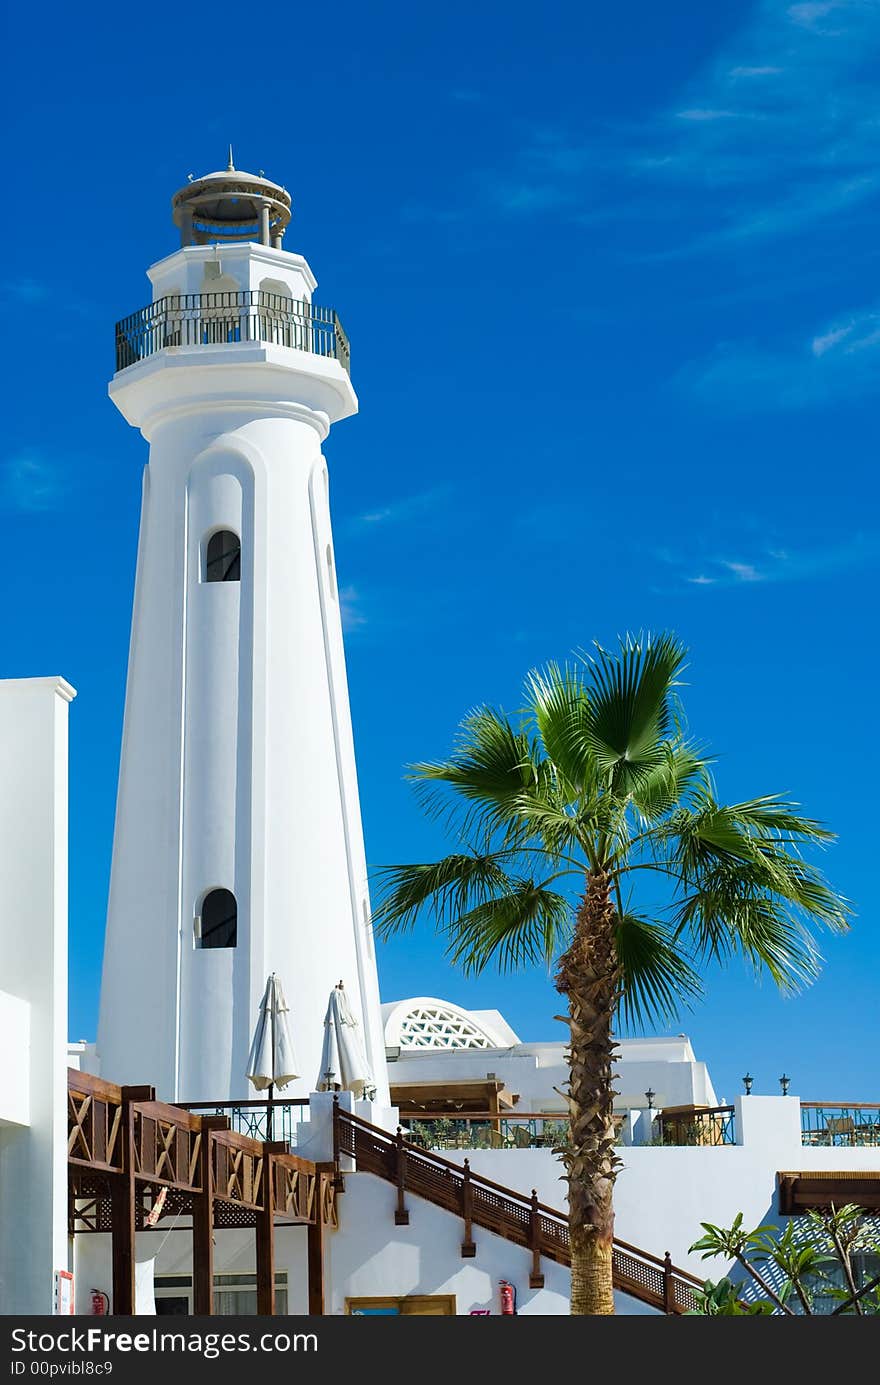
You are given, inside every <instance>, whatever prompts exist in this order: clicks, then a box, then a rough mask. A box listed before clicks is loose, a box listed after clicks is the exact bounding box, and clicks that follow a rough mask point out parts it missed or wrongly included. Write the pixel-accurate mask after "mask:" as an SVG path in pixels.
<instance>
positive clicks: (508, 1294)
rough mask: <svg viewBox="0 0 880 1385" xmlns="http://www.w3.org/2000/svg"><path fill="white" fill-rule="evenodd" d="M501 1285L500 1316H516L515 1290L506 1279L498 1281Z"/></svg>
mask: <svg viewBox="0 0 880 1385" xmlns="http://www.w3.org/2000/svg"><path fill="white" fill-rule="evenodd" d="M500 1285H501V1316H502V1317H503V1318H504V1317H511V1316H514V1315H515V1314H516V1289H515V1288H514V1287H513V1285H512V1284H509V1283H508V1281H507V1280H506V1279H502V1280H500Z"/></svg>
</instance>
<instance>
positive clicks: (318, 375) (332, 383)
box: [108, 342, 358, 441]
mask: <svg viewBox="0 0 880 1385" xmlns="http://www.w3.org/2000/svg"><path fill="white" fill-rule="evenodd" d="M108 392H109V394H110V398H111V399H112V400H113V402H114V404H115V405H116V407H117V408H118V409H119V411H120V413H121V414H122V415H123V417H124V418H125V419H126V421H127V422H128V423H130V424H132V425H133V426H134V427H136V428H139V429H140V431H141V432H142V434H143V435H144V437H145V438H147V440H148V441H149V439H150V438H151V437H152V435H153V433H154V431H155V430H156V428H158V427H159V426H160V425H162V424H164V423H166V422H167V421H169V420H170V419H172V418H182V417H186V416H187V415H189V414H200V415H202V416H208V415H212V414H223V415H226V416H228V415H230V414H239V415H242V414H248V415H250V416H251V417H261V418H295V419H297V420H298V421H300V422H307V423H309V424H310V425H311V426H312V427H313V428H314V429H315V431H316V432H317V433H318V434H319V436H320V438H321V440H322V441H323V440H324V438H326V436H327V434H328V432H329V430H330V426H331V424H333V423H338V422H339V421H340V420H341V419H343V418H348V417H350V416H351V415H352V414H355V413H357V408H358V401H357V395H356V394H355V392H354V389H353V387H352V384H351V380H350V378H349V376H348V373H347V371H346V370H345V369H344V368H343V367H342V366H341V365H340V364H339V362H338V361H334V360H331V359H328V358H326V357H323V356H315V355H313V354H311V353H307V352H302V351H293V350H290V349H289V348H287V347H283V346H273V345H271V344H268V343H253V342H251V343H242V344H240V345H236V346H231V345H226V344H224V345H222V346H217V347H205V346H200V347H194V348H192V349H187V348H180V347H178V348H168V349H166V350H164V351H160V352H158V353H157V354H156V355H154V356H151V357H149V358H148V359H146V360H143V361H138V362H136V363H135V364H134V365H131V366H128V367H126V369H125V370H121V371H118V372H117V374H116V375H114V377H113V379H112V380H111V381H110V385H109V391H108Z"/></svg>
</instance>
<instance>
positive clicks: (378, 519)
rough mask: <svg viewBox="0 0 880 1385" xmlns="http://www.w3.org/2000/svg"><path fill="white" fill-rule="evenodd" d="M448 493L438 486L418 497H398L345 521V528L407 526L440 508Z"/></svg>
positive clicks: (361, 529) (365, 528)
mask: <svg viewBox="0 0 880 1385" xmlns="http://www.w3.org/2000/svg"><path fill="white" fill-rule="evenodd" d="M447 495H448V492H447V491H446V490H445V489H444V488H443V487H440V486H438V487H437V488H436V489H434V490H429V491H422V492H420V493H419V494H417V495H404V496H398V497H396V498H395V499H392V500H386V501H384V502H383V503H381V504H378V505H376V507H375V508H374V509H371V510H365V511H363V513H362V514H359V515H353V516H351V517H350V518H349V519H347V520H343V525H344V527H345V528H346V529H347V530H349V531H351V530H360V531H361V532H363V531H365V530H370V529H376V528H379V527H381V526H385V525H393V524H405V523H407V522H408V521H409V520H411V519H415V518H417V517H419V516H421V517H424V515H425V514H426V513H428V512H430V511H431V510H434V509H437V508H439V507H440V506H441V505H442V504H443V502H444V501H445V500H446V498H447Z"/></svg>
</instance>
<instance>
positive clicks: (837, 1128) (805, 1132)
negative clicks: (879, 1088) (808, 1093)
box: [801, 1101, 880, 1149]
mask: <svg viewBox="0 0 880 1385" xmlns="http://www.w3.org/2000/svg"><path fill="white" fill-rule="evenodd" d="M801 1143H802V1144H805V1145H819V1146H826V1147H833V1148H837V1149H841V1148H842V1149H865V1148H876V1147H880V1102H870V1101H853V1102H849V1103H839V1102H834V1101H828V1102H826V1101H802V1102H801Z"/></svg>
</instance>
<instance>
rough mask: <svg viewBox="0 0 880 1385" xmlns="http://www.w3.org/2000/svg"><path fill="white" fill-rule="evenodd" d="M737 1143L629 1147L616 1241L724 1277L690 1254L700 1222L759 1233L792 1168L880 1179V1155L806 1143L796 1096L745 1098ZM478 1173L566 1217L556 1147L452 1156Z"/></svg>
mask: <svg viewBox="0 0 880 1385" xmlns="http://www.w3.org/2000/svg"><path fill="white" fill-rule="evenodd" d="M736 1129H737V1138H738V1139H739V1140H740V1141H742V1143H740V1144H736V1145H722V1146H718V1147H709V1146H700V1147H696V1148H677V1147H667V1146H650V1145H649V1146H642V1147H634V1148H626V1149H621V1150H620V1151H619V1152H620V1155H621V1157H622V1159H623V1168H622V1169H621V1170H620V1173H619V1174H618V1177H617V1183H616V1184H615V1189H614V1205H615V1234H616V1235H617V1236H618V1237H619V1238H620V1239H621V1240H623V1241H629V1242H630V1243H631V1244H633V1245H636V1246H639V1248H640V1249H642V1250H646V1251H649V1252H650V1253H651V1254H652V1255H663V1254H664V1252H665V1251H667V1250H668V1251H669V1253H670V1254H671V1256H672V1259H673V1261H674V1263H675V1264H676V1265H678V1266H679V1267H680V1268H681V1269H687V1270H690V1271H691V1273H693V1274H697V1275H700V1276H701V1277H702V1278H705V1277H706V1276H707V1275H708V1276H709V1277H710V1278H718V1276H719V1275H720V1274H721V1273H723V1272H724V1270H725V1269H726V1268H727V1266H726V1265H725V1263H724V1262H723V1261H718V1260H715V1261H711V1262H704V1261H703V1260H701V1259H700V1257H699V1256H698V1255H691V1254H690V1251H689V1247H690V1246H691V1245H692V1244H693V1242H694V1241H696V1240H697V1239H698V1238H699V1237H700V1236H701V1235H702V1231H701V1228H700V1223H701V1222H704V1221H708V1222H714V1223H715V1224H716V1225H722V1226H724V1225H728V1226H729V1225H730V1223H731V1222H732V1221H733V1219H734V1217H735V1216H736V1214H737V1212H742V1213H743V1216H744V1219H745V1221H746V1223H748V1224H750V1225H752V1226H758V1225H759V1224H760V1223H762V1222H765V1221H770V1222H775V1221H777V1219H778V1215H779V1212H778V1206H779V1204H778V1198H777V1193H776V1175H777V1173H780V1172H787V1171H799V1170H802V1171H807V1170H812V1169H815V1170H834V1171H839V1172H857V1171H860V1170H864V1169H870V1170H876V1171H878V1172H880V1148H865V1149H836V1148H835V1149H832V1148H810V1147H804V1146H803V1145H802V1143H801V1128H800V1101H799V1098H798V1097H794V1096H789V1097H760V1096H749V1097H739V1098H737V1101H736ZM444 1156H445V1157H446V1158H449V1159H453V1160H455V1161H456V1162H458V1163H461V1162H463V1160H464V1159H465V1158H468V1159H469V1160H470V1164H471V1168H472V1170H473V1172H474V1173H479V1174H482V1175H483V1176H484V1177H485V1178H491V1179H493V1180H494V1181H495V1182H496V1183H502V1184H504V1185H505V1186H507V1187H512V1188H516V1189H517V1191H519V1192H523V1193H530V1192H531V1190H532V1188H536V1189H537V1191H538V1196H539V1198H540V1199H541V1201H542V1202H546V1203H547V1204H548V1205H549V1206H551V1207H557V1208H559V1209H560V1210H562V1209H564V1208H565V1206H566V1201H565V1184H564V1182H562V1181H560V1176H561V1174H562V1167H561V1164H560V1162H559V1160H558V1159H557V1158H556V1157H555V1156H554V1155H553V1154H552V1152H551V1151H549V1150H543V1149H523V1150H517V1149H512V1150H479V1149H477V1150H462V1151H455V1152H449V1151H444Z"/></svg>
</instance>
